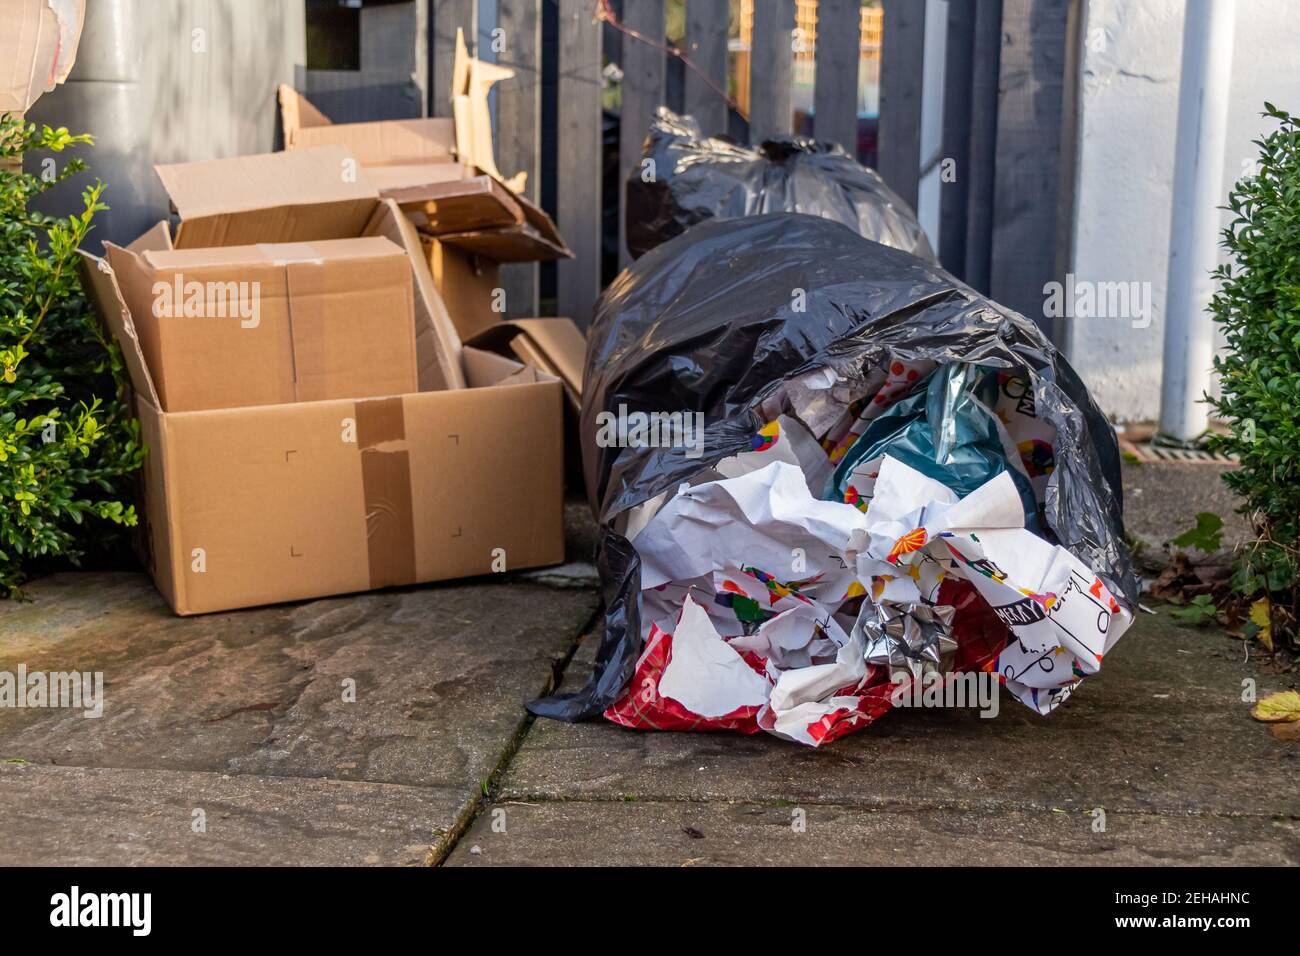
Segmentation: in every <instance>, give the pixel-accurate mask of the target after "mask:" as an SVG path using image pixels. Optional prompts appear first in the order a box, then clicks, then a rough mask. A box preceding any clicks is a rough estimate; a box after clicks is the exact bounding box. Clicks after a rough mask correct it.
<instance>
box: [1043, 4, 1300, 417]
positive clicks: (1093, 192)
mask: <svg viewBox="0 0 1300 956" xmlns="http://www.w3.org/2000/svg"><path fill="white" fill-rule="evenodd" d="M1217 2H1224V0H1217ZM1086 6H1087V13H1086V19H1085V22H1084V44H1085V49H1084V55H1083V57H1082V67H1081V68H1082V72H1083V75H1082V77H1081V82H1080V119H1079V122H1080V130H1079V139H1078V168H1077V196H1076V203H1075V224H1074V236H1073V246H1074V251H1073V265H1072V269H1071V271H1072V272H1073V273H1074V274H1075V276H1076V277H1077V279H1079V280H1086V281H1093V282H1120V281H1125V282H1134V281H1137V282H1150V283H1151V289H1152V293H1153V295H1152V321H1151V324H1150V327H1149V328H1146V329H1140V328H1134V327H1133V325H1134V323H1133V322H1132V321H1131V320H1130V319H1108V318H1093V319H1072V320H1070V321H1069V323H1068V325H1067V335H1066V338H1065V349H1066V353H1067V355H1068V356H1069V359H1070V362H1071V364H1072V365H1073V366H1074V367H1075V369H1077V370H1078V372H1079V374H1080V375H1081V376H1082V377H1083V379H1084V381H1085V382H1086V383H1087V384H1088V387H1089V389H1090V390H1091V391H1092V394H1093V396H1094V397H1095V398H1096V400H1097V402H1098V403H1099V404H1100V405H1101V407H1102V409H1103V410H1104V411H1105V412H1106V413H1107V414H1109V415H1111V416H1112V417H1114V418H1116V419H1118V420H1120V421H1142V420H1150V419H1154V418H1156V417H1157V415H1158V413H1159V405H1160V362H1161V349H1162V343H1163V335H1164V307H1165V278H1166V271H1167V268H1168V256H1169V215H1170V208H1171V190H1172V183H1173V156H1174V140H1175V130H1176V121H1177V113H1178V78H1179V67H1180V61H1181V57H1182V15H1183V3H1182V0H1142V2H1140V3H1139V2H1135V0H1087V3H1086ZM1236 6H1237V23H1236V35H1235V39H1234V47H1235V50H1234V55H1233V67H1232V91H1231V102H1232V104H1233V113H1232V115H1231V116H1230V118H1229V122H1228V145H1227V148H1226V155H1225V158H1224V184H1223V192H1222V195H1221V197H1220V199H1219V202H1220V204H1222V203H1223V202H1225V201H1226V199H1227V193H1228V189H1229V187H1230V186H1231V184H1232V183H1233V182H1235V181H1236V180H1237V179H1238V178H1239V177H1240V176H1241V174H1242V172H1243V169H1244V166H1243V164H1245V163H1249V162H1251V161H1253V159H1254V157H1255V154H1256V150H1255V147H1253V146H1252V145H1251V140H1252V139H1256V138H1258V137H1259V136H1260V134H1261V133H1263V132H1265V131H1266V130H1268V129H1269V128H1271V124H1269V123H1266V122H1265V121H1264V119H1263V118H1261V117H1260V116H1259V112H1260V110H1261V109H1262V107H1263V102H1264V100H1266V99H1267V100H1269V101H1271V102H1273V103H1275V104H1277V105H1278V106H1279V107H1281V108H1283V109H1287V110H1290V111H1291V112H1293V113H1300V4H1297V3H1295V2H1294V0H1237V4H1236Z"/></svg>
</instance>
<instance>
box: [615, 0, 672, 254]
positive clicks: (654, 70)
mask: <svg viewBox="0 0 1300 956" xmlns="http://www.w3.org/2000/svg"><path fill="white" fill-rule="evenodd" d="M623 11H624V12H623V24H624V25H625V26H626V27H627V28H628V29H629V30H635V31H637V32H638V33H640V34H641V35H643V36H645V37H647V38H648V39H650V40H653V41H655V42H656V43H663V42H664V0H633V2H631V3H625V4H624V5H623ZM665 72H666V70H665V64H664V52H663V50H660V49H658V48H656V47H653V46H650V45H649V44H648V43H644V42H642V41H641V40H637V39H635V38H633V37H630V36H626V35H624V37H623V108H622V111H621V112H620V114H619V134H618V261H619V266H620V267H626V266H627V265H628V264H629V263H630V262H631V261H632V256H631V255H630V254H629V253H628V251H627V243H626V241H625V237H626V235H627V190H626V189H625V188H624V183H626V182H627V177H628V175H629V174H630V173H631V172H632V169H633V167H635V166H637V165H638V164H639V163H640V161H641V146H642V144H643V143H644V142H645V137H646V133H647V132H649V130H650V121H651V120H652V119H653V118H654V112H655V107H657V106H659V105H660V104H661V103H662V102H663V99H664V73H665Z"/></svg>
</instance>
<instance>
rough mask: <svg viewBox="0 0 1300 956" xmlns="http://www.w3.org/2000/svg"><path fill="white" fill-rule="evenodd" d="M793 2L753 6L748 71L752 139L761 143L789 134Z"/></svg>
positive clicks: (772, 1)
mask: <svg viewBox="0 0 1300 956" xmlns="http://www.w3.org/2000/svg"><path fill="white" fill-rule="evenodd" d="M793 34H794V0H761V2H759V3H755V4H754V41H753V46H754V52H753V56H752V57H751V59H750V68H749V102H750V108H749V138H750V141H751V142H754V143H761V142H762V141H763V140H764V139H766V138H767V137H769V136H772V135H774V134H776V133H788V132H790V125H791V123H790V121H791V119H792V116H791V113H790V84H791V83H792V82H793V80H794V50H793V49H792V46H791V44H792V40H793Z"/></svg>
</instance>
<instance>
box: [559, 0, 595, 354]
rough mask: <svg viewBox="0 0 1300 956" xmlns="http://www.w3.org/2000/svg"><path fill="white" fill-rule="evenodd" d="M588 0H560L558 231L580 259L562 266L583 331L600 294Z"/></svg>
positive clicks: (570, 309)
mask: <svg viewBox="0 0 1300 956" xmlns="http://www.w3.org/2000/svg"><path fill="white" fill-rule="evenodd" d="M591 12H592V8H591V4H590V3H589V2H587V0H559V22H558V28H559V69H558V89H557V91H556V101H557V103H556V105H557V109H556V126H557V129H556V152H557V154H558V155H557V157H556V167H555V168H556V172H557V175H556V177H555V180H556V183H555V185H556V220H557V222H556V225H558V226H559V228H560V231H561V233H562V234H563V235H564V239H565V241H566V242H567V243H568V244H569V247H570V248H571V249H572V250H573V254H574V258H572V259H561V260H560V262H559V263H557V266H556V283H557V288H556V298H557V306H558V310H559V314H560V315H564V316H568V317H570V318H572V319H573V320H574V321H575V322H577V323H578V325H580V326H581V327H582V328H584V329H585V328H586V327H587V326H588V325H590V324H591V310H592V306H593V305H594V304H595V302H596V297H597V296H598V295H599V294H600V167H601V161H600V118H601V107H600V68H601V62H600V55H601V54H600V47H601V43H600V29H601V28H600V26H599V25H598V24H596V23H593V22H592V16H591Z"/></svg>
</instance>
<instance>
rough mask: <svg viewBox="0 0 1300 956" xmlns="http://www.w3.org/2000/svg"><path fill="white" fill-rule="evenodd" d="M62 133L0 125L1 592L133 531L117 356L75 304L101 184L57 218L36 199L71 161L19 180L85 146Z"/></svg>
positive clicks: (135, 440) (131, 448)
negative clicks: (40, 155) (41, 158)
mask: <svg viewBox="0 0 1300 956" xmlns="http://www.w3.org/2000/svg"><path fill="white" fill-rule="evenodd" d="M90 142H91V140H90V137H88V136H73V135H70V134H69V133H68V131H67V130H66V129H57V130H52V129H50V128H49V127H44V128H42V129H39V130H38V129H37V128H36V127H35V126H34V125H24V124H23V123H22V121H21V120H19V119H16V118H12V117H10V116H7V115H6V116H3V117H0V594H7V595H12V594H13V593H14V592H15V591H16V589H17V588H18V585H19V584H21V583H22V581H23V579H24V577H25V576H26V574H28V573H29V572H30V571H31V569H32V568H33V566H34V565H37V564H45V563H49V562H51V560H65V561H71V562H73V563H76V562H77V561H78V559H80V558H81V557H83V556H84V554H85V553H86V551H87V550H89V549H96V550H99V549H101V548H103V547H105V546H106V545H107V544H109V543H110V541H111V539H112V538H113V536H114V534H120V532H121V529H122V528H123V527H129V526H133V525H135V523H136V513H135V509H134V507H132V506H131V505H130V504H126V503H125V501H127V500H129V497H130V495H129V492H130V489H131V484H132V479H131V477H130V476H131V474H132V472H134V471H136V470H137V469H138V468H139V467H140V464H141V461H142V459H143V449H142V447H141V445H140V440H139V426H138V424H137V423H136V422H135V421H134V420H133V419H132V417H131V415H130V412H129V409H128V408H127V405H126V395H127V378H126V374H125V371H124V368H123V364H122V355H121V352H120V350H119V349H118V347H117V345H116V343H114V342H112V341H110V340H109V337H108V336H107V335H106V334H105V332H104V330H103V327H102V326H101V324H100V322H99V320H98V318H97V317H96V316H95V315H94V314H93V313H92V312H91V310H90V308H89V306H88V305H87V302H86V299H85V297H84V296H83V294H82V290H81V284H80V281H79V279H78V275H77V263H78V256H77V248H78V246H80V245H81V243H82V241H83V240H84V239H85V238H86V234H87V232H89V231H90V228H91V219H92V218H93V217H94V215H95V213H97V212H99V211H101V210H103V209H106V208H107V207H106V206H105V205H104V204H103V203H102V202H100V195H101V193H102V191H103V188H104V186H103V183H96V184H95V185H94V186H91V187H89V188H88V189H86V190H85V191H84V192H83V193H82V196H81V199H82V203H83V208H82V211H81V212H79V213H77V214H75V215H72V216H69V217H67V218H65V219H61V218H56V217H51V216H46V215H43V214H41V213H38V212H35V211H32V210H31V208H30V207H31V201H32V199H33V198H34V197H36V196H37V195H39V194H40V193H43V192H45V191H47V190H49V189H51V188H52V187H53V186H55V185H56V184H58V183H60V182H63V181H64V180H66V179H68V178H69V177H71V176H73V175H75V174H77V173H79V172H81V171H82V170H84V169H85V164H84V163H83V162H82V161H80V160H78V159H73V160H71V161H69V162H66V163H63V164H62V169H60V170H58V171H57V172H54V169H55V164H54V163H53V160H52V159H51V161H50V164H49V166H48V167H47V168H48V169H49V170H50V172H49V173H48V174H42V175H31V174H25V173H23V171H22V166H21V157H22V155H23V153H24V152H31V151H33V150H48V151H50V152H51V153H62V152H63V151H64V150H66V149H68V148H69V147H74V146H77V145H80V144H88V143H90Z"/></svg>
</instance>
